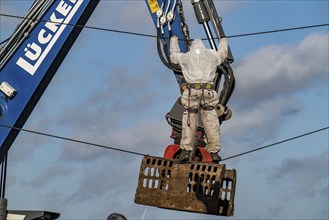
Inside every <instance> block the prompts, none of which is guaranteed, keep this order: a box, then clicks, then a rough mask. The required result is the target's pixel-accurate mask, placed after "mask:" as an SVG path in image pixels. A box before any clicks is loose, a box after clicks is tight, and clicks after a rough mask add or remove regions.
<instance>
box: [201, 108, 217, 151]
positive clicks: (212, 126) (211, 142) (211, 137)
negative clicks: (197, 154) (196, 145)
mask: <svg viewBox="0 0 329 220" xmlns="http://www.w3.org/2000/svg"><path fill="white" fill-rule="evenodd" d="M201 116H202V122H203V127H204V130H205V133H206V135H207V146H206V150H207V151H208V152H209V153H216V152H218V151H220V147H221V146H220V136H219V132H220V130H219V129H220V128H219V121H218V116H217V112H216V110H215V109H213V110H201Z"/></svg>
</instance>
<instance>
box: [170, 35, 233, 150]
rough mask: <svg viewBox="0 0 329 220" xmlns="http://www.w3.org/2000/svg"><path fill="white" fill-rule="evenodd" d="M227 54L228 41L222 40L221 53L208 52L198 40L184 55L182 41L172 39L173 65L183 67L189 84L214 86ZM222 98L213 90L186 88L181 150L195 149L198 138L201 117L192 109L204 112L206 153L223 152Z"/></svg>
mask: <svg viewBox="0 0 329 220" xmlns="http://www.w3.org/2000/svg"><path fill="white" fill-rule="evenodd" d="M227 54H228V40H227V38H221V39H220V42H219V48H218V50H217V51H215V50H212V49H207V48H206V47H205V46H204V44H203V42H202V40H201V39H196V40H194V41H193V42H192V45H191V48H190V51H189V52H187V53H180V48H179V45H178V38H177V37H176V36H173V37H172V38H171V39H170V60H171V62H172V63H174V64H179V65H180V67H181V69H182V73H183V76H184V78H185V81H186V82H187V84H188V85H189V84H196V83H202V84H212V85H213V83H214V82H213V81H214V78H215V76H216V70H217V66H219V65H220V64H222V63H223V62H224V61H225V59H226V57H227ZM218 98H219V97H218V94H217V92H216V91H215V90H214V89H212V88H211V89H194V88H190V89H188V88H186V89H185V90H184V92H183V95H182V97H181V101H182V105H183V106H184V108H185V109H186V110H185V112H184V114H183V119H182V139H181V143H180V148H181V149H185V150H188V151H191V150H193V146H194V137H195V132H196V129H197V123H198V114H197V113H196V111H189V112H188V109H192V110H199V109H201V117H202V122H203V125H204V129H205V133H206V138H207V139H206V140H207V146H206V150H207V151H208V152H209V153H216V152H219V151H220V148H221V145H220V134H219V132H220V130H219V120H218V116H217V112H216V107H217V104H218V102H219V99H218ZM205 107H208V108H205ZM209 107H210V108H209ZM203 108H205V109H203Z"/></svg>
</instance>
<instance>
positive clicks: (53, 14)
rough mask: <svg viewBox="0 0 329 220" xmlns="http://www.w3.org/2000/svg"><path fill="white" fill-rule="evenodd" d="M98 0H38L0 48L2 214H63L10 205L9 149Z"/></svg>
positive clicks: (47, 219) (47, 218)
mask: <svg viewBox="0 0 329 220" xmlns="http://www.w3.org/2000/svg"><path fill="white" fill-rule="evenodd" d="M98 3H99V0H35V1H34V3H33V5H32V7H31V8H30V10H29V11H28V12H27V14H26V15H25V17H24V18H23V19H22V20H21V22H20V23H19V25H18V26H17V28H16V30H15V31H14V33H13V35H12V36H11V37H10V39H9V40H8V41H7V42H6V43H5V45H4V46H3V47H2V48H1V51H0V168H1V181H0V220H4V219H6V218H7V217H8V218H17V216H20V218H24V219H45V220H50V219H57V218H58V217H59V213H53V212H46V211H7V199H6V198H5V185H6V168H7V154H8V150H9V149H10V147H11V145H12V144H13V142H14V140H15V138H16V137H17V135H18V134H19V131H20V129H21V128H22V127H23V126H24V124H25V122H26V120H27V119H28V117H29V115H30V114H31V112H32V111H33V109H34V107H35V106H36V104H37V102H38V100H39V99H40V97H41V96H42V94H43V93H44V91H45V89H46V88H47V86H48V84H49V83H50V81H51V80H52V78H53V76H54V75H55V73H56V71H57V69H58V68H59V66H60V65H61V63H62V61H63V60H64V58H65V57H66V55H67V54H68V52H69V50H70V48H71V47H72V45H73V44H74V42H75V40H76V39H77V37H78V36H79V34H80V32H81V30H82V28H83V26H84V25H85V24H86V22H87V20H88V19H89V17H90V15H91V14H92V13H93V11H94V9H95V8H96V6H97V5H98ZM11 215H14V217H13V216H11ZM15 216H16V217H15Z"/></svg>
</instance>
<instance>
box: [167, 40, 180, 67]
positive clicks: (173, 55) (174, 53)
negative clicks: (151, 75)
mask: <svg viewBox="0 0 329 220" xmlns="http://www.w3.org/2000/svg"><path fill="white" fill-rule="evenodd" d="M180 56H181V53H180V48H179V45H178V38H177V37H176V36H173V37H171V38H170V60H171V62H172V63H173V64H178V63H179V58H180Z"/></svg>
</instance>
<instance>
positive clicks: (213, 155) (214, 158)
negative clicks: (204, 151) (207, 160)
mask: <svg viewBox="0 0 329 220" xmlns="http://www.w3.org/2000/svg"><path fill="white" fill-rule="evenodd" d="M210 155H211V159H212V162H213V163H218V162H219V161H221V160H222V158H221V157H220V156H219V155H218V153H210Z"/></svg>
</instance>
